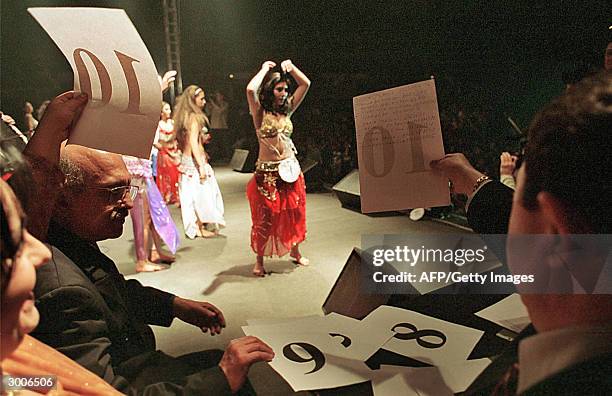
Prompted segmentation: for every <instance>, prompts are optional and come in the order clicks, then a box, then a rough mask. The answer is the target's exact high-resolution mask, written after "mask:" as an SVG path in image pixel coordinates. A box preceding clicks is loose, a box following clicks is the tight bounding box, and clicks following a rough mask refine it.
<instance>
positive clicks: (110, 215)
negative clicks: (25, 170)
mask: <svg viewBox="0 0 612 396" xmlns="http://www.w3.org/2000/svg"><path fill="white" fill-rule="evenodd" d="M60 167H61V169H62V171H63V172H64V174H65V175H66V186H65V188H64V190H63V191H62V195H61V197H60V200H59V202H58V205H57V207H56V209H55V215H54V220H55V221H56V222H57V223H59V224H60V225H62V226H63V227H64V228H66V229H67V230H68V231H70V232H72V233H74V234H76V235H77V236H79V237H80V238H83V239H85V240H87V241H91V242H95V241H101V240H104V239H110V238H118V237H119V236H121V234H122V232H123V223H124V222H125V218H126V217H127V215H128V213H129V212H128V210H129V209H130V208H131V207H132V201H131V199H130V198H129V196H128V195H129V194H127V193H126V189H125V188H123V187H126V186H129V185H130V174H129V173H128V171H127V168H126V167H125V164H124V163H123V160H122V158H121V156H120V155H119V154H113V153H107V152H104V151H99V150H93V149H90V148H87V147H83V146H78V145H73V144H70V145H67V146H66V147H64V148H63V149H62V154H61V161H60Z"/></svg>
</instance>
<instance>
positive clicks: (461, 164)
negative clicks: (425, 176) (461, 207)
mask: <svg viewBox="0 0 612 396" xmlns="http://www.w3.org/2000/svg"><path fill="white" fill-rule="evenodd" d="M429 165H430V166H431V169H432V170H433V171H434V172H436V173H438V174H441V175H443V176H444V177H446V178H448V179H449V180H450V181H451V183H452V184H453V191H454V192H455V193H458V194H466V195H469V194H471V193H472V189H473V188H474V185H475V184H476V180H478V178H479V177H481V176H484V174H483V173H482V172H479V171H477V170H476V169H474V167H473V166H472V164H470V162H469V161H468V160H467V158H465V156H464V155H463V154H461V153H454V154H446V155H445V156H444V157H442V158H440V159H439V160H435V161H431V163H430V164H429Z"/></svg>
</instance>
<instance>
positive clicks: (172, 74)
mask: <svg viewBox="0 0 612 396" xmlns="http://www.w3.org/2000/svg"><path fill="white" fill-rule="evenodd" d="M176 74H177V71H176V70H168V71H167V72H166V73H164V76H163V77H160V78H159V85H160V86H161V91H162V93H164V92H166V90H167V89H168V87H169V86H170V83H172V82H174V80H176Z"/></svg>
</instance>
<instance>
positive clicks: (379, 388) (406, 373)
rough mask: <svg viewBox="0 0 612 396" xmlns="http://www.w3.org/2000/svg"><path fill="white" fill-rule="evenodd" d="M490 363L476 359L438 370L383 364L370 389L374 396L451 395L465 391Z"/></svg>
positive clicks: (376, 373) (435, 368)
mask: <svg viewBox="0 0 612 396" xmlns="http://www.w3.org/2000/svg"><path fill="white" fill-rule="evenodd" d="M490 363H491V360H490V359H476V360H467V361H465V362H462V363H458V364H453V365H445V366H440V367H418V368H417V367H398V366H385V365H383V366H381V367H380V370H377V371H375V372H374V374H373V376H372V390H373V391H374V395H375V396H396V395H404V394H408V395H413V394H415V395H419V396H441V395H453V394H454V393H459V392H463V391H465V390H466V389H467V388H468V387H469V386H470V384H471V383H472V382H473V381H474V380H475V379H476V377H478V375H479V374H480V373H482V372H483V370H484V369H485V368H486V367H487V366H488V365H489V364H490Z"/></svg>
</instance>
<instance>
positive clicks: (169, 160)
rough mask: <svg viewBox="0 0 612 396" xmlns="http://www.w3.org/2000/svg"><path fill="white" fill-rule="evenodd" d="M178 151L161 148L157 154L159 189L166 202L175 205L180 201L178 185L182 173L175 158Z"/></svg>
mask: <svg viewBox="0 0 612 396" xmlns="http://www.w3.org/2000/svg"><path fill="white" fill-rule="evenodd" d="M177 155H179V154H178V150H176V149H174V150H173V149H170V148H165V147H164V148H161V149H160V150H159V153H158V154H157V187H158V188H159V192H161V195H162V197H163V198H164V201H166V203H168V204H174V203H177V202H178V201H179V195H178V183H179V176H180V172H179V169H178V163H177V161H176V159H175V157H176V156H177Z"/></svg>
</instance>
